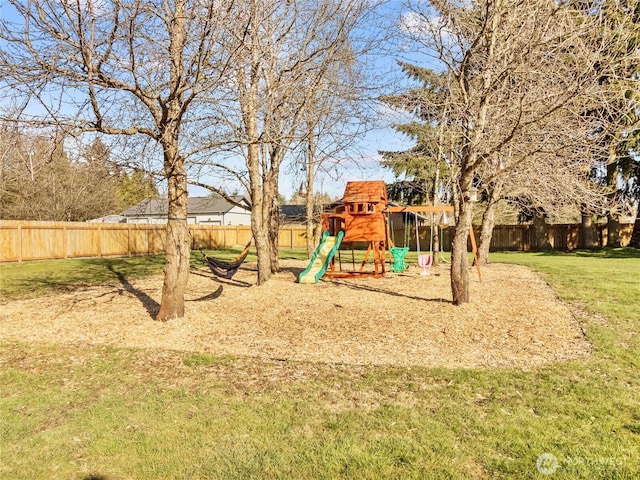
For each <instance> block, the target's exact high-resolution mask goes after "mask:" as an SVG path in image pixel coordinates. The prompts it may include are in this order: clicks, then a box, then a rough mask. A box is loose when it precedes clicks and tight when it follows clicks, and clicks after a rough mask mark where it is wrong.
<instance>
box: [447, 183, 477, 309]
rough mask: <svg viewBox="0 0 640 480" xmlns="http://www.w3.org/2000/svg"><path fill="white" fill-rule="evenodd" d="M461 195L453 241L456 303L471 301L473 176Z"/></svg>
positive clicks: (453, 278)
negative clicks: (470, 189) (470, 197)
mask: <svg viewBox="0 0 640 480" xmlns="http://www.w3.org/2000/svg"><path fill="white" fill-rule="evenodd" d="M461 184H462V185H463V186H464V187H463V190H462V195H461V196H460V197H459V203H458V208H457V209H456V210H457V212H458V215H457V217H458V218H457V221H456V224H455V227H454V233H453V241H452V243H451V295H452V297H453V304H454V305H461V304H463V303H467V302H469V260H468V258H467V253H468V250H467V240H468V238H469V229H470V228H471V222H472V220H473V203H471V202H469V201H468V193H467V192H468V189H469V186H470V185H471V178H469V179H467V181H466V182H464V181H461Z"/></svg>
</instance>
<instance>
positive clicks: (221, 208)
mask: <svg viewBox="0 0 640 480" xmlns="http://www.w3.org/2000/svg"><path fill="white" fill-rule="evenodd" d="M231 198H232V199H233V200H234V201H236V202H237V203H240V204H243V205H246V208H241V207H239V206H237V205H233V204H232V203H231V202H229V201H227V200H225V199H224V198H222V197H220V196H218V195H210V196H208V197H190V198H189V199H188V203H187V223H189V224H197V225H251V210H250V209H249V208H250V207H249V201H248V200H247V198H246V197H243V196H240V195H236V196H234V197H231ZM167 211H168V200H167V199H166V198H149V199H146V200H143V201H141V202H140V203H138V204H136V205H134V206H133V207H130V208H127V209H126V210H125V211H124V212H122V213H121V214H120V215H122V216H124V217H126V219H127V223H158V224H162V223H167Z"/></svg>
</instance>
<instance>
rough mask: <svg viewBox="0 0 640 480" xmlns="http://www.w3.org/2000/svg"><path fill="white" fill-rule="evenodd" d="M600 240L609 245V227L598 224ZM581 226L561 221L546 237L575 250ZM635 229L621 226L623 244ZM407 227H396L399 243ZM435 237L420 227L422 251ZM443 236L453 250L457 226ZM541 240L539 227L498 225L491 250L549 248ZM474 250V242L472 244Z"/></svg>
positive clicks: (555, 244)
mask: <svg viewBox="0 0 640 480" xmlns="http://www.w3.org/2000/svg"><path fill="white" fill-rule="evenodd" d="M596 228H597V233H598V242H599V245H600V246H601V247H603V246H606V244H607V226H606V225H598V226H597V227H596ZM581 230H582V229H581V225H580V224H579V223H576V224H557V225H546V234H545V235H544V237H545V238H546V240H547V242H548V244H549V246H550V247H551V248H552V249H554V250H561V251H567V250H575V249H576V248H584V239H583V236H582V231H581ZM632 230H633V224H628V225H627V224H623V225H620V231H619V233H620V240H621V243H622V245H628V244H629V242H630V241H631V232H632ZM473 231H474V232H475V237H476V241H477V242H479V241H480V227H479V226H475V225H474V228H473ZM405 233H407V232H405V231H404V229H403V228H396V229H394V235H393V238H394V239H395V243H396V245H398V246H404V245H403V238H404V235H405ZM408 235H409V245H408V246H409V247H410V248H411V250H416V245H417V240H416V230H415V227H411V229H410V231H409V232H408ZM430 236H431V229H430V228H429V227H428V226H425V227H420V230H419V237H420V240H419V241H420V250H421V251H423V252H424V251H427V250H429V240H430V238H429V237H430ZM440 239H441V240H442V243H441V249H442V250H443V251H447V252H448V251H449V250H450V249H451V241H452V240H453V229H452V228H445V229H442V230H441V231H440ZM538 243H539V239H538V237H537V236H536V232H535V228H534V226H533V225H496V226H495V228H494V229H493V236H492V237H491V245H490V248H489V249H490V251H492V252H501V251H507V250H512V251H524V252H528V251H536V250H540V249H541V248H545V246H544V245H539V244H538ZM468 248H469V250H471V243H470V242H469V245H468Z"/></svg>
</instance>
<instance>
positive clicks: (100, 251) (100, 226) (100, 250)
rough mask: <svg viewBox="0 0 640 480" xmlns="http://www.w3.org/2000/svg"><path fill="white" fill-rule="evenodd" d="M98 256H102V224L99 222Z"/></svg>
mask: <svg viewBox="0 0 640 480" xmlns="http://www.w3.org/2000/svg"><path fill="white" fill-rule="evenodd" d="M98 258H102V224H100V223H99V224H98Z"/></svg>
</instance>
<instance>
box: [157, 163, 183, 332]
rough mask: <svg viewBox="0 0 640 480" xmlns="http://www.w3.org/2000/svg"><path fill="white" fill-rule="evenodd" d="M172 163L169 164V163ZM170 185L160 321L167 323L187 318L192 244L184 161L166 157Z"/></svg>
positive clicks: (158, 316)
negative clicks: (186, 300) (186, 292)
mask: <svg viewBox="0 0 640 480" xmlns="http://www.w3.org/2000/svg"><path fill="white" fill-rule="evenodd" d="M167 159H169V160H167ZM165 169H166V170H168V171H169V172H170V173H169V174H168V175H167V183H168V200H169V210H168V221H167V233H166V263H165V266H164V284H163V286H162V300H161V303H160V311H159V312H158V315H157V316H156V320H160V321H163V322H165V321H167V320H171V319H173V318H179V317H183V316H184V294H185V291H186V288H187V283H188V281H189V258H190V253H191V241H190V235H189V227H188V225H187V177H186V175H185V172H184V163H183V161H182V159H179V158H175V159H171V154H170V153H169V154H166V153H165Z"/></svg>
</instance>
